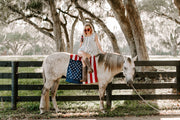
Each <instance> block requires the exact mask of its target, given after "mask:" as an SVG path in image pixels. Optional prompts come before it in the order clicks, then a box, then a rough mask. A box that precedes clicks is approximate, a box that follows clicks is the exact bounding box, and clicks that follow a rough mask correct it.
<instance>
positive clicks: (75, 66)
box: [66, 54, 98, 84]
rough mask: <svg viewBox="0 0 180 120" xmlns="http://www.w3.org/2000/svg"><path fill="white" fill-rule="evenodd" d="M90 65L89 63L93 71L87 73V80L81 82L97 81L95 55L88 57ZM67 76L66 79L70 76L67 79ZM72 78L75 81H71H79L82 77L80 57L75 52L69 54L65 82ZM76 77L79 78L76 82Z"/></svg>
mask: <svg viewBox="0 0 180 120" xmlns="http://www.w3.org/2000/svg"><path fill="white" fill-rule="evenodd" d="M79 64H81V65H79ZM90 65H91V67H92V69H93V71H94V72H93V73H88V74H87V82H83V84H92V83H97V82H98V78H97V68H96V59H95V56H93V57H91V58H90ZM79 70H80V71H79ZM73 77H74V78H73ZM67 78H68V79H69V78H70V79H71V80H68V79H67ZM79 78H80V79H79ZM72 79H75V81H76V82H73V83H79V81H80V80H81V79H82V63H81V57H79V56H78V55H76V54H71V55H70V63H69V66H68V72H67V76H66V81H67V82H71V81H72ZM77 79H78V80H79V81H78V82H77Z"/></svg>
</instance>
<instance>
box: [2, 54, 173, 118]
mask: <svg viewBox="0 0 180 120" xmlns="http://www.w3.org/2000/svg"><path fill="white" fill-rule="evenodd" d="M40 59H41V60H42V58H40ZM3 60H4V61H6V59H3ZM8 60H11V59H10V58H8ZM12 60H22V61H23V60H24V61H27V60H32V61H36V60H39V59H38V58H29V57H28V58H20V59H19V58H13V59H12ZM39 69H40V68H36V67H28V68H25V67H22V68H19V69H18V71H19V72H35V71H36V72H37V71H39ZM169 69H174V68H169ZM0 71H1V73H8V72H11V68H10V67H0ZM0 84H1V85H6V84H11V80H10V79H0ZM18 84H20V85H42V84H43V83H42V79H19V81H18ZM61 84H67V83H66V82H65V80H64V79H63V80H61ZM114 92H116V91H114ZM117 92H118V91H117ZM117 92H116V94H117ZM18 94H19V96H40V95H41V91H40V90H38V91H37V90H34V91H29V90H27V91H22V90H21V91H18ZM61 95H98V91H97V90H73V91H70V90H58V92H57V96H61ZM0 96H11V91H0ZM51 104H52V103H51ZM153 106H155V107H156V108H157V105H155V104H153ZM58 107H59V108H60V113H61V114H55V113H54V112H55V111H54V110H53V109H50V112H48V113H45V114H43V115H39V102H18V104H17V110H11V103H10V102H2V101H0V119H3V120H4V119H50V118H60V117H65V118H66V117H68V118H69V117H80V116H82V117H89V116H98V117H115V116H126V115H135V116H142V115H156V114H158V113H157V112H156V111H154V110H153V109H152V108H150V107H149V106H147V105H146V104H143V103H142V102H141V101H113V105H112V109H111V110H107V111H106V114H103V113H101V112H100V111H99V101H90V102H89V101H88V102H87V101H78V102H58ZM51 108H52V105H51ZM77 113H79V114H78V115H77ZM83 113H85V114H83Z"/></svg>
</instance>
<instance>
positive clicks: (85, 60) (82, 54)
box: [78, 51, 93, 82]
mask: <svg viewBox="0 0 180 120" xmlns="http://www.w3.org/2000/svg"><path fill="white" fill-rule="evenodd" d="M78 55H79V56H80V57H82V64H83V68H82V70H83V71H82V73H83V74H82V80H80V82H86V81H87V67H88V72H89V71H90V72H93V70H92V68H89V67H90V66H89V63H88V62H89V61H88V58H90V57H91V55H90V54H88V53H86V52H83V51H80V52H78Z"/></svg>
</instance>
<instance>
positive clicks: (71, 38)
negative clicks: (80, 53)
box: [70, 18, 78, 53]
mask: <svg viewBox="0 0 180 120" xmlns="http://www.w3.org/2000/svg"><path fill="white" fill-rule="evenodd" d="M77 22H78V18H76V19H75V21H74V23H73V25H72V29H71V36H70V53H73V45H74V39H73V38H74V31H75V27H76V24H77Z"/></svg>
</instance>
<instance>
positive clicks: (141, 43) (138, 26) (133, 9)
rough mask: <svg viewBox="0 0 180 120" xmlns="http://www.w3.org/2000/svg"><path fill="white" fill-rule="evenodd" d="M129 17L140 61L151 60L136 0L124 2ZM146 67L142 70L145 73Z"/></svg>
mask: <svg viewBox="0 0 180 120" xmlns="http://www.w3.org/2000/svg"><path fill="white" fill-rule="evenodd" d="M124 4H125V7H126V10H127V16H128V19H129V21H130V26H131V29H132V33H133V36H134V40H135V45H136V50H137V55H138V60H149V55H148V52H147V48H146V43H145V37H144V29H143V26H142V22H141V19H140V16H139V12H138V9H137V6H136V3H135V0H125V1H124ZM144 69H145V67H142V68H141V71H144Z"/></svg>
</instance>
